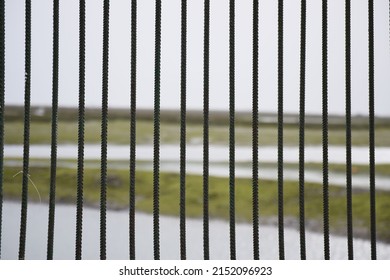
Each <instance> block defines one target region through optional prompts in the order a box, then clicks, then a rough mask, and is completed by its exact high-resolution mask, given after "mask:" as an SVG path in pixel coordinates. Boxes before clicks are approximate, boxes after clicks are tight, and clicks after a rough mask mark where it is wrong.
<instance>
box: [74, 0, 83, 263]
mask: <svg viewBox="0 0 390 280" xmlns="http://www.w3.org/2000/svg"><path fill="white" fill-rule="evenodd" d="M78 105H79V106H78V107H79V108H78V137H77V138H78V140H77V142H78V143H77V207H76V250H75V258H76V260H81V257H82V237H83V188H84V124H85V0H80V1H79V104H78Z"/></svg>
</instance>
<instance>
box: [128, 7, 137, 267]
mask: <svg viewBox="0 0 390 280" xmlns="http://www.w3.org/2000/svg"><path fill="white" fill-rule="evenodd" d="M130 91H131V94H130V95H131V97H130V99H131V100H130V106H131V108H130V206H129V246H130V248H129V250H130V259H131V260H134V259H135V174H136V173H135V171H136V170H135V160H136V149H135V147H136V125H137V122H136V116H137V111H136V110H137V106H136V105H137V104H136V102H137V0H132V1H131V81H130Z"/></svg>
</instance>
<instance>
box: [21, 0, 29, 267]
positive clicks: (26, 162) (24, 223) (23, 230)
mask: <svg viewBox="0 0 390 280" xmlns="http://www.w3.org/2000/svg"><path fill="white" fill-rule="evenodd" d="M24 62H25V66H24V136H23V138H24V139H23V171H22V175H23V182H22V201H21V203H22V207H21V215H20V238H19V259H20V260H24V258H25V251H26V234H27V200H28V181H29V157H30V118H31V117H30V103H31V0H26V2H25V59H24Z"/></svg>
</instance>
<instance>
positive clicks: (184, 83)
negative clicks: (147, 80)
mask: <svg viewBox="0 0 390 280" xmlns="http://www.w3.org/2000/svg"><path fill="white" fill-rule="evenodd" d="M180 86H181V100H180V258H181V259H182V260H185V259H186V97H187V96H186V95H187V0H182V1H181V82H180Z"/></svg>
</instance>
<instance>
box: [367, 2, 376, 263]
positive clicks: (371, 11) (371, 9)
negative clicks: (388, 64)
mask: <svg viewBox="0 0 390 280" xmlns="http://www.w3.org/2000/svg"><path fill="white" fill-rule="evenodd" d="M374 59H375V57H374V0H369V1H368V68H369V69H368V86H369V100H368V106H369V130H370V131H369V144H370V225H371V259H373V260H376V258H377V256H376V210H375V206H376V203H375V76H374Z"/></svg>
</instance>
